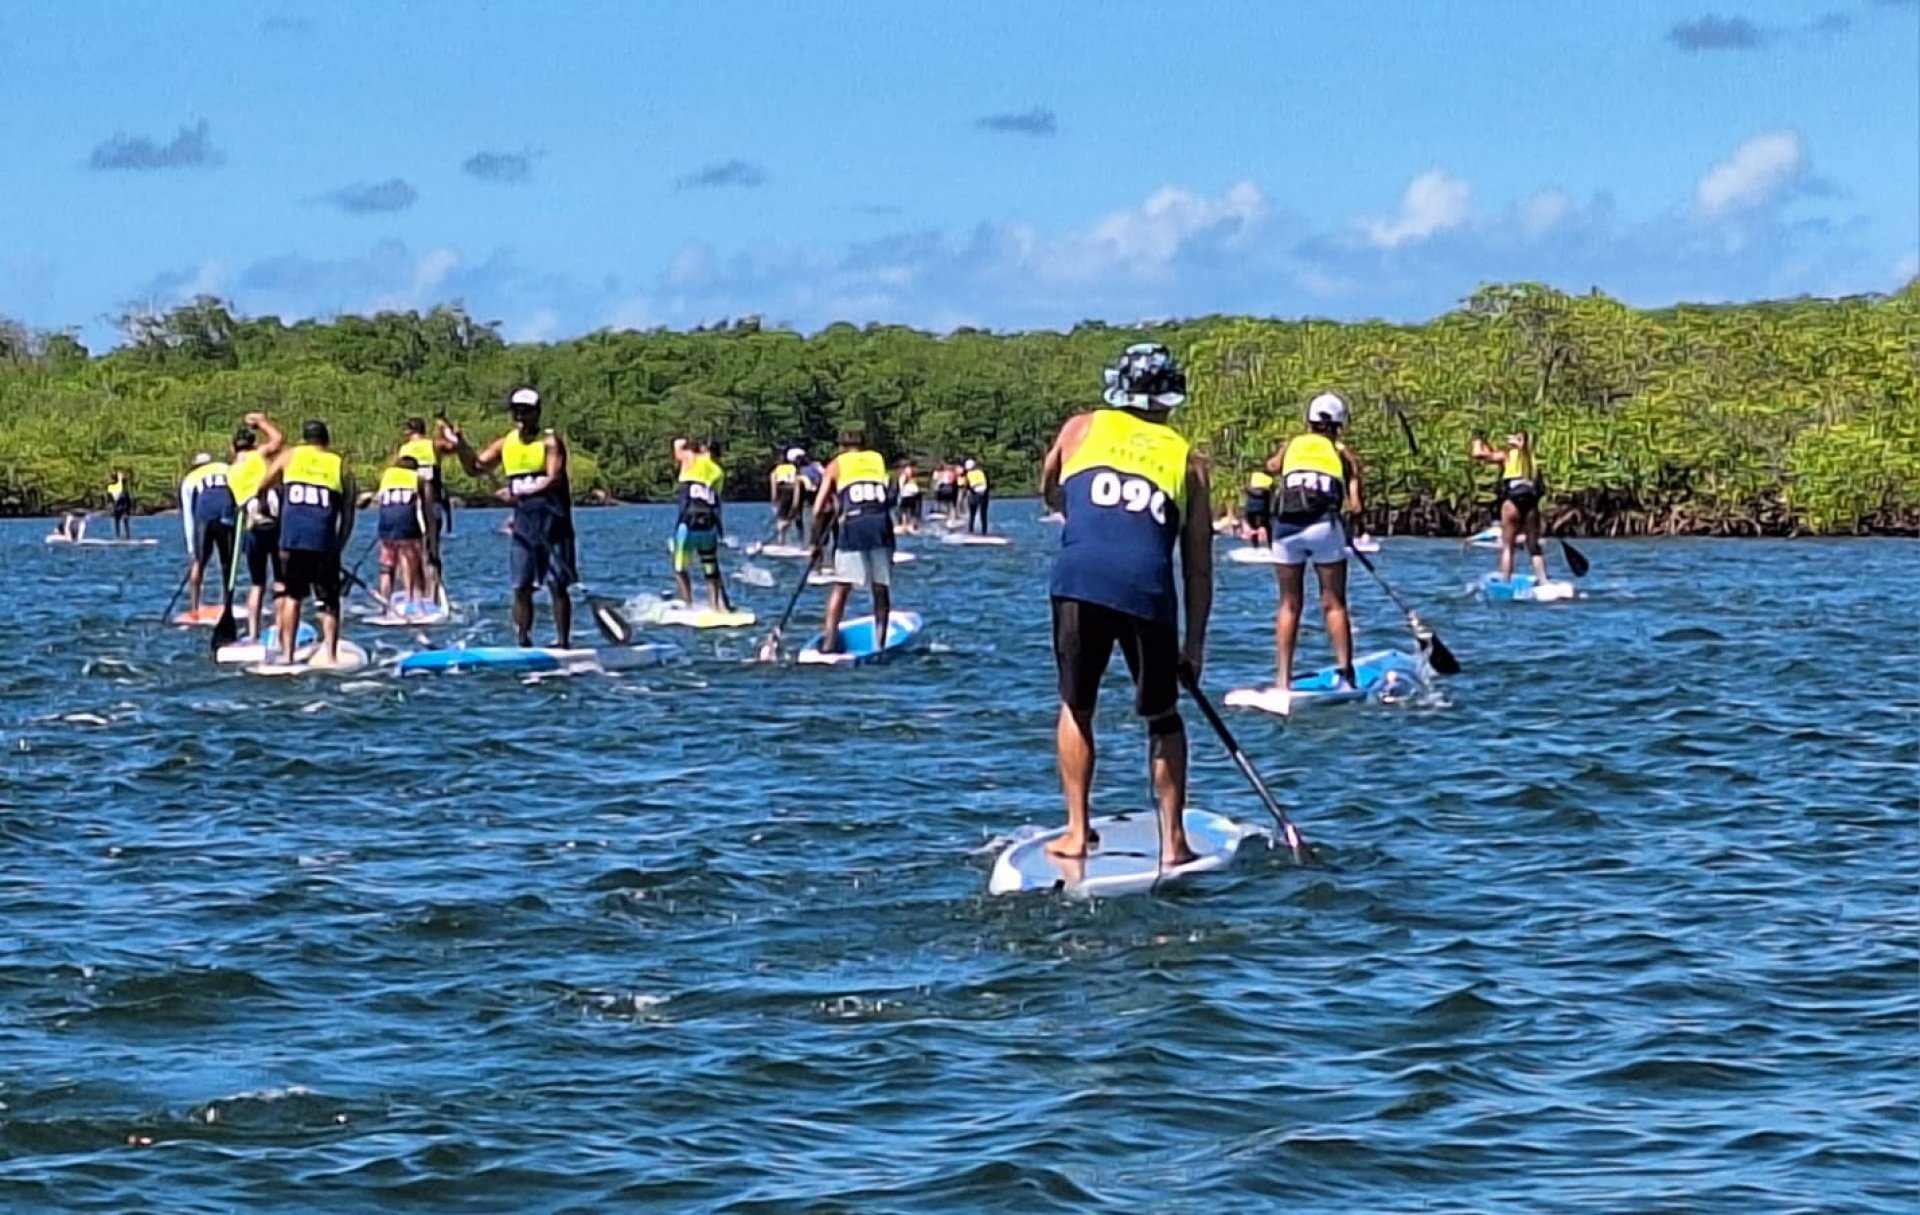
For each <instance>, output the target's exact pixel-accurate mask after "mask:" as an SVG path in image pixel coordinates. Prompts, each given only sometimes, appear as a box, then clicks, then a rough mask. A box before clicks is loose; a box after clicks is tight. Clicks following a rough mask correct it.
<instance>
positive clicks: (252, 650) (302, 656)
mask: <svg viewBox="0 0 1920 1215" xmlns="http://www.w3.org/2000/svg"><path fill="white" fill-rule="evenodd" d="M279 636H280V630H279V628H278V627H277V626H274V627H270V628H268V629H267V632H266V640H265V641H236V642H234V643H233V644H232V645H223V646H221V647H220V648H219V649H218V650H216V651H214V655H213V660H214V661H215V662H217V663H220V664H221V665H222V666H246V667H252V666H259V665H260V664H261V663H263V662H271V661H273V660H274V659H275V658H276V657H278V655H279V653H280V644H279V641H278V640H277V639H278V637H279ZM319 639H320V632H319V630H318V629H316V628H314V627H313V625H312V624H310V623H308V622H307V621H305V620H302V621H301V622H300V628H299V631H298V632H296V633H295V634H294V635H293V640H294V643H295V644H294V649H293V660H294V661H295V662H305V661H306V660H307V659H309V658H311V657H312V656H313V650H314V647H315V646H316V645H317V644H318V643H319Z"/></svg>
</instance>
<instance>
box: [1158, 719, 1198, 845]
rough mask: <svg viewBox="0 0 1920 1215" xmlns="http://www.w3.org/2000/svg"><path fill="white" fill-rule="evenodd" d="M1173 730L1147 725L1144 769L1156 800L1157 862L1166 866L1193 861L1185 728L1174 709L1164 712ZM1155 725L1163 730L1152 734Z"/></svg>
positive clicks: (1159, 725) (1164, 726)
mask: <svg viewBox="0 0 1920 1215" xmlns="http://www.w3.org/2000/svg"><path fill="white" fill-rule="evenodd" d="M1168 716H1170V717H1171V718H1172V719H1173V721H1172V725H1173V727H1174V728H1173V729H1167V726H1166V723H1165V722H1164V721H1160V722H1154V723H1150V724H1149V725H1148V728H1147V771H1148V772H1149V774H1151V775H1152V777H1153V792H1154V796H1155V798H1156V799H1157V800H1158V801H1159V803H1160V865H1161V867H1162V868H1170V867H1172V866H1174V865H1184V864H1186V863H1187V862H1188V861H1191V860H1194V859H1196V858H1195V855H1194V851H1193V848H1192V846H1191V845H1189V844H1188V843H1187V729H1186V726H1185V725H1184V724H1183V723H1182V722H1181V721H1180V714H1179V712H1178V711H1177V710H1176V711H1174V712H1171V713H1169V714H1168ZM1156 727H1157V728H1158V729H1160V730H1164V731H1165V732H1164V733H1155V732H1154V731H1155V729H1156Z"/></svg>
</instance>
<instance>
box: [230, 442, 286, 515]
mask: <svg viewBox="0 0 1920 1215" xmlns="http://www.w3.org/2000/svg"><path fill="white" fill-rule="evenodd" d="M266 475H267V458H266V457H265V456H263V455H261V454H260V453H259V452H257V451H243V452H241V453H240V454H239V455H237V456H235V457H234V458H233V466H232V467H231V468H230V469H228V471H227V486H228V488H230V489H232V490H233V497H234V500H235V501H236V502H238V503H239V504H240V506H241V507H242V508H243V509H244V510H245V511H246V512H247V526H248V527H250V528H258V527H268V526H270V525H272V524H273V523H275V522H276V521H277V520H278V519H279V518H280V491H279V490H278V489H270V490H268V491H267V492H266V493H265V494H264V495H262V494H261V493H260V481H261V478H263V477H265V476H266Z"/></svg>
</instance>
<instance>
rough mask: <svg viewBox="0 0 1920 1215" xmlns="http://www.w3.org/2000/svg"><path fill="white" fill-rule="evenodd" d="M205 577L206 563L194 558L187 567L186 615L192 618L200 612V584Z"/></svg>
mask: <svg viewBox="0 0 1920 1215" xmlns="http://www.w3.org/2000/svg"><path fill="white" fill-rule="evenodd" d="M206 576H207V563H206V562H205V561H204V560H202V559H201V558H199V557H195V558H194V559H193V561H192V562H190V563H189V564H188V565H187V615H189V616H193V615H196V614H198V613H199V611H200V584H201V583H202V582H203V581H205V579H206Z"/></svg>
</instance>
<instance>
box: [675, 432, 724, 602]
mask: <svg viewBox="0 0 1920 1215" xmlns="http://www.w3.org/2000/svg"><path fill="white" fill-rule="evenodd" d="M714 447H715V444H714V443H713V441H712V440H710V439H699V438H696V439H675V440H674V441H673V462H674V464H675V465H676V466H677V468H678V469H679V472H678V474H677V476H676V478H675V483H674V487H673V500H674V503H675V505H676V507H677V508H678V510H679V514H678V515H677V516H676V517H675V518H674V521H673V539H672V540H670V541H668V542H667V548H668V550H669V551H670V552H672V554H673V584H674V587H675V588H676V589H677V590H678V591H679V592H680V602H681V603H682V604H685V605H686V606H687V607H692V606H693V579H692V578H690V577H688V575H687V567H688V566H690V565H692V564H693V563H694V561H696V560H698V561H699V562H700V572H701V573H702V574H704V575H706V579H707V606H708V607H710V608H712V609H713V610H714V611H716V612H719V611H725V610H726V606H727V591H726V585H725V584H724V583H723V582H722V581H721V578H720V537H721V535H722V528H723V526H724V525H723V524H722V523H721V520H720V487H721V485H722V484H723V483H724V482H725V481H726V477H727V474H726V471H725V470H724V469H722V468H721V467H720V463H719V461H718V460H716V459H715V458H714V456H715V455H716V454H717V453H716V452H715V451H714Z"/></svg>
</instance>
